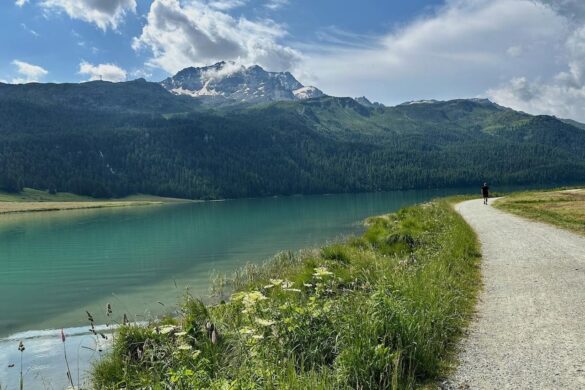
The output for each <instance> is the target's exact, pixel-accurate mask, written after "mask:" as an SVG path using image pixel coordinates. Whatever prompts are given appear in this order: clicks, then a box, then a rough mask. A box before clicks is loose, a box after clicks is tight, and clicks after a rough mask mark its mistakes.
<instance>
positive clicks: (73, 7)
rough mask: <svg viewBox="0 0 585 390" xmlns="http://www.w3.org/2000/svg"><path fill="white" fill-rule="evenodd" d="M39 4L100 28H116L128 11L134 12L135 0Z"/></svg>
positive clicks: (61, 0) (48, 0)
mask: <svg viewBox="0 0 585 390" xmlns="http://www.w3.org/2000/svg"><path fill="white" fill-rule="evenodd" d="M40 5H41V6H42V7H43V8H44V9H46V10H48V11H55V12H65V13H66V14H67V15H69V17H71V18H73V19H79V20H83V21H85V22H89V23H94V24H95V25H96V26H98V27H99V28H100V29H102V30H106V29H107V28H108V27H111V28H112V29H116V28H118V25H119V24H120V23H121V22H122V20H123V19H124V16H125V15H126V14H127V13H128V12H136V0H41V2H40Z"/></svg>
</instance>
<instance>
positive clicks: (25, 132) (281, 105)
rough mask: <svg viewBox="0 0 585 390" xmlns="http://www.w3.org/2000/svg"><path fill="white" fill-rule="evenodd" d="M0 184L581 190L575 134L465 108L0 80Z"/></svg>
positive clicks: (239, 193) (170, 192)
mask: <svg viewBox="0 0 585 390" xmlns="http://www.w3.org/2000/svg"><path fill="white" fill-rule="evenodd" d="M0 168H1V169H0V187H1V188H5V189H6V188H9V189H12V190H18V189H19V188H21V187H23V186H26V187H32V188H36V189H41V190H49V191H54V190H57V191H67V192H73V193H77V194H82V195H91V196H97V197H109V196H123V195H128V194H132V193H149V194H153V195H161V196H174V197H184V198H197V199H218V198H235V197H247V196H269V195H289V194H313V193H335V192H360V191H379V190H396V189H413V188H438V187H459V186H466V185H476V184H477V183H479V182H483V181H489V182H494V183H498V184H541V183H542V184H547V185H550V184H551V183H558V184H565V183H576V182H579V183H583V182H585V132H584V131H583V129H582V128H579V127H576V126H574V125H572V124H571V123H566V122H565V121H561V120H559V119H558V118H555V117H552V116H533V115H529V114H526V113H522V112H518V111H514V110H512V109H509V108H505V107H502V106H499V105H497V104H495V103H493V102H489V101H486V100H475V99H456V100H450V101H436V102H434V103H432V104H401V105H397V106H392V107H386V106H383V105H373V104H372V105H368V104H364V102H361V103H360V101H358V100H356V99H353V98H349V97H332V96H327V95H323V96H320V97H315V98H311V99H305V100H279V101H268V102H266V101H264V102H256V103H247V104H244V103H241V102H240V103H239V104H227V105H225V104H218V105H213V104H211V105H210V104H208V103H203V102H201V100H200V99H198V98H192V97H190V96H184V95H175V94H172V93H170V92H168V90H166V89H165V88H163V87H162V86H161V85H160V84H158V83H151V82H147V81H144V80H136V81H129V82H123V83H109V82H101V81H96V82H88V83H81V84H25V85H8V84H0Z"/></svg>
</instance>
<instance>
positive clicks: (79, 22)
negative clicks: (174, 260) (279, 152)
mask: <svg viewBox="0 0 585 390" xmlns="http://www.w3.org/2000/svg"><path fill="white" fill-rule="evenodd" d="M0 36H2V39H0V80H1V81H3V82H12V83H23V82H30V81H41V82H82V81H87V80H90V79H96V78H99V77H100V76H101V77H103V78H104V79H106V80H112V81H123V80H129V79H134V78H137V77H145V78H147V79H148V80H152V81H159V80H162V79H164V78H165V77H167V76H168V75H169V74H173V73H174V72H176V71H178V70H180V69H182V68H184V67H187V66H193V65H195V66H201V65H206V64H211V63H214V62H216V61H219V60H234V61H237V62H240V63H243V64H246V65H250V64H259V65H261V66H263V67H264V68H266V69H267V70H274V71H282V70H289V71H291V72H292V73H293V74H294V75H295V76H296V77H297V78H298V79H299V80H300V81H301V82H302V83H304V84H307V85H309V84H310V85H315V86H317V87H319V88H321V89H323V90H324V91H325V92H326V93H329V94H332V95H338V96H361V95H366V96H368V97H369V98H371V99H372V100H377V101H381V102H383V103H386V104H397V103H401V102H403V101H407V100H418V99H451V98H458V97H488V98H490V99H492V100H494V101H496V102H498V103H500V104H502V105H506V106H510V107H513V108H516V109H520V110H524V111H527V112H531V113H546V114H553V115H557V116H561V117H571V118H576V119H579V120H585V112H584V110H583V107H585V1H582V0H407V1H399V0H368V1H363V0H362V1H348V0H100V1H96V0H4V1H2V2H1V4H0Z"/></svg>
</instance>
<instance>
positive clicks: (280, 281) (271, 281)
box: [270, 279, 283, 286]
mask: <svg viewBox="0 0 585 390" xmlns="http://www.w3.org/2000/svg"><path fill="white" fill-rule="evenodd" d="M282 282H283V280H282V279H270V283H271V284H273V285H274V286H280V285H281V284H282Z"/></svg>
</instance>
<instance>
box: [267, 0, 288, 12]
mask: <svg viewBox="0 0 585 390" xmlns="http://www.w3.org/2000/svg"><path fill="white" fill-rule="evenodd" d="M288 2H289V0H268V2H266V4H264V6H265V7H266V8H268V9H271V10H277V9H279V8H282V7H284V6H285V5H288Z"/></svg>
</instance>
